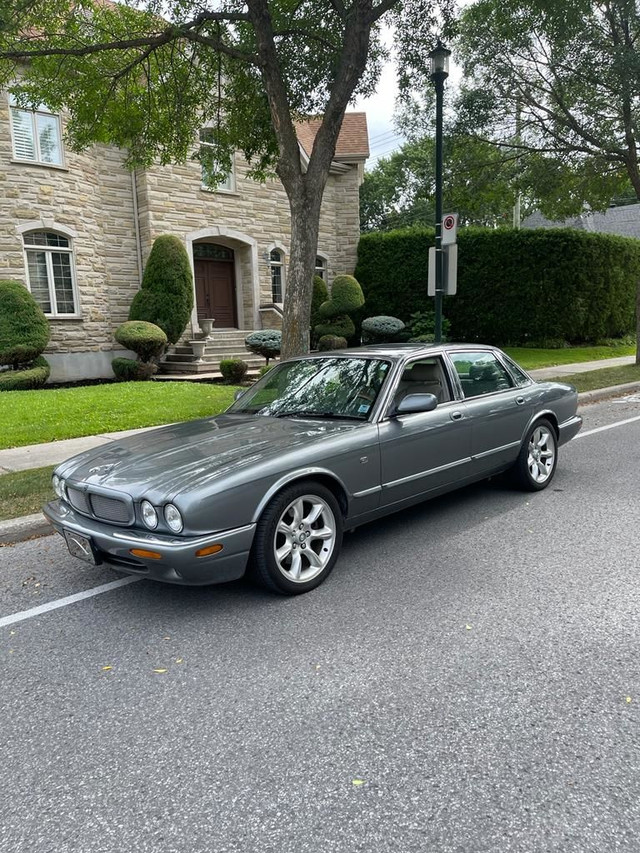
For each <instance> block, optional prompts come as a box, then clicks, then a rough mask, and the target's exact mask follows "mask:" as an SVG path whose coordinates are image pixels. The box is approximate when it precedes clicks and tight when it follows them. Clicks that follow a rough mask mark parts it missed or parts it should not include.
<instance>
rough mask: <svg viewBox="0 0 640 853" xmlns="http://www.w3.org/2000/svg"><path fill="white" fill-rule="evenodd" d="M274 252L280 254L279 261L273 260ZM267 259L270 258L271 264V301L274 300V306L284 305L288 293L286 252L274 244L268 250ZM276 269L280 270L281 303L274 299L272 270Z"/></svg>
mask: <svg viewBox="0 0 640 853" xmlns="http://www.w3.org/2000/svg"><path fill="white" fill-rule="evenodd" d="M272 252H278V254H279V255H280V260H279V261H273V260H272V259H271V253H272ZM267 257H268V263H269V287H270V288H271V300H272V302H273V304H274V305H284V294H285V291H286V257H287V255H286V252H285V250H284V249H283V247H282V246H280V245H278V244H277V243H274V244H273V245H271V246H269V248H268V249H267ZM274 267H276V268H278V269H279V270H280V290H281V291H282V301H281V302H276V300H275V299H274V298H273V279H272V270H273V268H274Z"/></svg>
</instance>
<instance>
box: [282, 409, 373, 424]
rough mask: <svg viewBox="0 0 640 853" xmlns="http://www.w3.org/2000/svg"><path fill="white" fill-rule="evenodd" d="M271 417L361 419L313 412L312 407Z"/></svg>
mask: <svg viewBox="0 0 640 853" xmlns="http://www.w3.org/2000/svg"><path fill="white" fill-rule="evenodd" d="M271 417H272V418H330V419H331V420H337V421H362V420H364V418H362V417H359V416H358V415H336V414H335V413H334V412H314V411H313V410H312V409H298V410H294V411H292V412H276V413H274V414H273V415H271Z"/></svg>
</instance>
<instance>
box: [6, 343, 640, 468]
mask: <svg viewBox="0 0 640 853" xmlns="http://www.w3.org/2000/svg"><path fill="white" fill-rule="evenodd" d="M634 362H635V356H632V355H630V356H623V357H622V358H609V359H606V360H601V361H584V362H581V363H579V364H563V365H559V366H557V367H545V368H542V369H540V370H530V371H528V373H529V375H530V376H532V377H533V378H534V379H538V380H544V379H552V378H554V379H562V377H563V376H570V375H571V374H572V373H586V372H587V371H589V370H598V369H600V368H604V367H621V366H622V365H625V364H634ZM634 384H638V383H632V384H631V385H629V387H628V388H626V387H625V386H615V388H605V389H599V390H598V391H588V392H586V393H585V394H581V395H580V402H581V403H586V402H589V401H590V400H595V399H601V398H602V397H606V396H612V395H614V394H615V393H617V391H618V389H619V388H621V389H622V391H620V393H624V391H625V390H628V391H634V390H636V389H635V388H634V387H632V386H633V385H634ZM639 387H640V384H639ZM150 429H158V426H153V427H143V428H142V429H128V430H123V431H122V432H105V433H101V434H100V435H88V436H85V437H83V438H69V439H66V440H64V441H52V442H50V443H48V444H30V445H27V446H26V447H10V448H8V449H6V450H0V475H2V474H9V473H12V472H14V471H27V470H28V469H30V468H42V467H44V466H45V465H57V464H58V463H60V462H64V460H65V459H69V457H70V456H75V455H76V453H82V451H83V450H90V449H91V448H93V447H98V446H99V445H101V444H108V442H110V441H116V440H117V439H119V438H126V437H127V436H128V435H136V433H139V432H146V431H147V430H150Z"/></svg>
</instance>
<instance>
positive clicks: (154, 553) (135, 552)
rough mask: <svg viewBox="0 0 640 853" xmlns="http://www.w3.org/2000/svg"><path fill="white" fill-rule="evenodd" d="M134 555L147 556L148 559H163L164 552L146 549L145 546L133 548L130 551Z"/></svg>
mask: <svg viewBox="0 0 640 853" xmlns="http://www.w3.org/2000/svg"><path fill="white" fill-rule="evenodd" d="M129 553H130V554H133V556H134V557H145V558H146V559H147V560H161V559H162V554H158V552H157V551H146V550H145V549H144V548H131V550H130V551H129Z"/></svg>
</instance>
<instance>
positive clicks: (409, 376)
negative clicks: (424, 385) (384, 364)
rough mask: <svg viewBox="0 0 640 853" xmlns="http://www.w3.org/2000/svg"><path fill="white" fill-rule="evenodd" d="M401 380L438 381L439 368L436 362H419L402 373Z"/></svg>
mask: <svg viewBox="0 0 640 853" xmlns="http://www.w3.org/2000/svg"><path fill="white" fill-rule="evenodd" d="M402 378H403V380H408V381H409V382H440V381H441V374H440V368H439V366H438V365H437V364H428V363H424V362H419V363H418V364H414V365H413V367H412V368H410V369H409V370H405V372H404V373H403V375H402Z"/></svg>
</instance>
